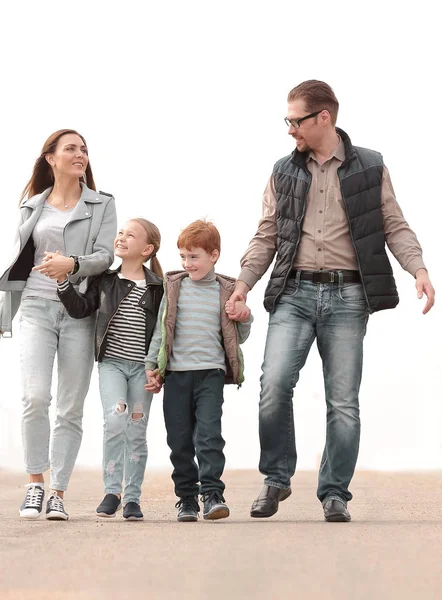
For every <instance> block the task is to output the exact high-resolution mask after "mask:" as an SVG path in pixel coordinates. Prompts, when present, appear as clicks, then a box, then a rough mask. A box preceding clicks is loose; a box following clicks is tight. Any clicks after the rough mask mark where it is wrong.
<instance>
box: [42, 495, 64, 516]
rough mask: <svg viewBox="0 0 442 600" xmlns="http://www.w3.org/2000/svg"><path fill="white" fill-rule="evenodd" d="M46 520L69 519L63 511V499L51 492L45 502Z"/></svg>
mask: <svg viewBox="0 0 442 600" xmlns="http://www.w3.org/2000/svg"><path fill="white" fill-rule="evenodd" d="M46 518H47V519H49V520H50V521H67V520H68V519H69V515H68V513H67V512H66V511H65V509H64V504H63V499H62V498H60V496H59V495H58V494H57V492H52V493H51V495H50V496H49V499H48V501H47V502H46Z"/></svg>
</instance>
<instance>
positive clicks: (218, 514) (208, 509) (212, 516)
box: [201, 490, 230, 521]
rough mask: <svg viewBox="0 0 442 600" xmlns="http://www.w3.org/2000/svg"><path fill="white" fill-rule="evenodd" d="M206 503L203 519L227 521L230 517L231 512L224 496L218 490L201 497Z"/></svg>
mask: <svg viewBox="0 0 442 600" xmlns="http://www.w3.org/2000/svg"><path fill="white" fill-rule="evenodd" d="M201 499H202V501H203V502H204V512H203V518H204V519H206V520H210V521H214V520H216V519H225V518H226V517H228V516H229V515H230V510H229V507H228V506H227V504H226V503H225V500H224V498H223V495H222V494H221V492H219V491H218V490H211V491H210V492H206V493H205V494H203V495H202V496H201Z"/></svg>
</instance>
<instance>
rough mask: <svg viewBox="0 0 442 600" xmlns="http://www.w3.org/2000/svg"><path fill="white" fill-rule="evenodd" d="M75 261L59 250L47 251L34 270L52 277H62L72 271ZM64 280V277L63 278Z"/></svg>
mask: <svg viewBox="0 0 442 600" xmlns="http://www.w3.org/2000/svg"><path fill="white" fill-rule="evenodd" d="M74 266H75V261H74V259H73V258H71V257H70V256H63V254H60V252H59V251H58V250H57V252H45V257H44V259H43V262H42V263H41V265H36V266H35V267H34V268H33V269H32V270H33V271H38V272H39V273H41V274H42V275H46V277H49V278H50V279H61V278H62V277H64V276H65V275H67V274H68V273H70V272H71V271H72V269H73V268H74ZM61 281H63V279H61Z"/></svg>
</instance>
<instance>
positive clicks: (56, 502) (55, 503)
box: [48, 494, 64, 512]
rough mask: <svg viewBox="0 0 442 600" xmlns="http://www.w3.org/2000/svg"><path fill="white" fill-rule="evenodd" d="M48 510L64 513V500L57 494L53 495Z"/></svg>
mask: <svg viewBox="0 0 442 600" xmlns="http://www.w3.org/2000/svg"><path fill="white" fill-rule="evenodd" d="M48 508H49V509H50V510H56V511H57V512H64V506H63V500H62V499H61V498H60V496H57V495H56V494H54V495H52V496H51V497H50V498H49V500H48Z"/></svg>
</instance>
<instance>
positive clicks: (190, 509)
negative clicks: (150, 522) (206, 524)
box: [175, 496, 200, 521]
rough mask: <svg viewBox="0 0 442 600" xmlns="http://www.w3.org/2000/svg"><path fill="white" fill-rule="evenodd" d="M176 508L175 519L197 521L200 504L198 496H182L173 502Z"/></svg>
mask: <svg viewBox="0 0 442 600" xmlns="http://www.w3.org/2000/svg"><path fill="white" fill-rule="evenodd" d="M175 508H177V509H178V515H177V518H176V519H177V521H198V513H199V511H200V505H199V504H198V496H183V497H181V498H180V499H179V500H178V502H177V503H176V504H175Z"/></svg>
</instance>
